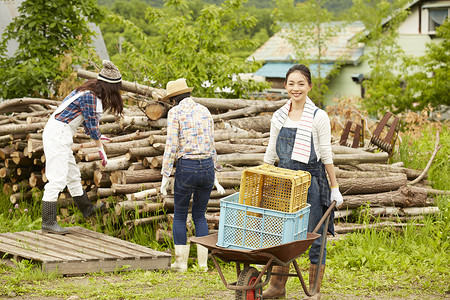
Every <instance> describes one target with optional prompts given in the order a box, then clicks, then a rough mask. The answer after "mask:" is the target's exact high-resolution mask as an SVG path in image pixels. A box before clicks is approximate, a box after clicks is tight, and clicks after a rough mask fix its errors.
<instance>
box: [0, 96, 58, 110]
mask: <svg viewBox="0 0 450 300" xmlns="http://www.w3.org/2000/svg"><path fill="white" fill-rule="evenodd" d="M31 104H41V105H54V106H58V105H60V104H61V101H57V100H49V99H42V98H14V99H7V100H4V101H2V102H1V103H0V114H4V113H6V112H13V111H16V110H14V109H15V108H16V107H29V106H30V105H31ZM17 111H21V110H20V109H19V110H17Z"/></svg>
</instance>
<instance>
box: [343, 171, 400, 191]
mask: <svg viewBox="0 0 450 300" xmlns="http://www.w3.org/2000/svg"><path fill="white" fill-rule="evenodd" d="M406 182H407V179H406V175H405V174H397V175H395V176H390V177H382V178H339V179H338V183H339V190H340V191H341V193H342V194H343V195H357V194H371V193H381V192H389V191H395V190H398V189H399V188H400V187H402V186H404V185H406Z"/></svg>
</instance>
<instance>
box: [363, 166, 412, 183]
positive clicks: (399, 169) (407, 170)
mask: <svg viewBox="0 0 450 300" xmlns="http://www.w3.org/2000/svg"><path fill="white" fill-rule="evenodd" d="M358 169H359V170H361V171H386V172H391V173H405V174H406V177H407V178H408V180H412V179H415V178H417V177H419V175H420V173H421V171H420V170H414V169H410V168H403V167H397V166H392V165H387V164H371V163H364V164H359V165H358Z"/></svg>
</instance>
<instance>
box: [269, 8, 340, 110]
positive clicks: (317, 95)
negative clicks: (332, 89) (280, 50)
mask: <svg viewBox="0 0 450 300" xmlns="http://www.w3.org/2000/svg"><path fill="white" fill-rule="evenodd" d="M326 3H327V1H324V0H308V1H305V2H302V3H298V4H297V5H295V1H294V0H278V1H277V7H278V9H277V13H278V17H279V19H280V21H282V22H283V21H284V22H287V25H285V26H286V27H287V31H286V33H285V35H284V36H285V38H287V39H288V40H289V42H290V44H291V45H292V46H293V47H294V49H295V56H296V57H298V58H299V63H301V64H304V65H306V66H308V65H310V64H311V63H315V64H317V65H318V67H317V70H318V72H317V75H316V76H313V83H314V88H313V89H312V90H311V92H310V97H311V98H312V99H313V100H314V102H315V103H316V104H318V105H319V106H323V104H322V102H323V99H324V96H325V95H326V93H327V92H328V86H327V84H328V81H329V78H330V77H329V76H328V77H327V76H326V75H324V74H323V72H322V71H321V70H323V68H322V66H323V64H324V63H325V57H324V52H325V51H326V50H327V47H328V46H327V41H328V40H329V39H330V38H332V37H333V36H336V35H337V34H338V32H339V31H340V30H341V27H340V26H341V25H338V24H336V23H332V22H331V21H332V20H333V18H334V17H333V13H331V12H330V11H328V10H327V9H326ZM312 49H314V50H312Z"/></svg>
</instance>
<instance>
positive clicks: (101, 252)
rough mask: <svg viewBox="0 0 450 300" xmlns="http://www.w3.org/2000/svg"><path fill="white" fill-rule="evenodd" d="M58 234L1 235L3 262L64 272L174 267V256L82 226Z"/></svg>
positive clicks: (24, 232) (76, 272)
mask: <svg viewBox="0 0 450 300" xmlns="http://www.w3.org/2000/svg"><path fill="white" fill-rule="evenodd" d="M69 230H70V233H69V234H66V235H57V234H49V233H42V231H41V230H34V231H21V232H14V233H2V234H0V255H1V257H0V258H1V262H2V263H7V262H8V261H9V262H10V261H11V259H15V260H17V261H20V260H22V259H27V260H30V261H32V262H33V263H35V264H36V265H38V266H40V267H41V268H42V270H43V271H44V272H55V271H56V272H58V273H60V274H63V275H75V274H84V273H90V272H99V271H103V272H112V271H115V270H136V269H141V270H161V269H164V270H165V269H170V262H171V255H170V254H167V253H164V252H159V251H155V250H153V249H150V248H147V247H144V246H141V245H137V244H133V243H130V242H127V241H123V240H121V239H118V238H114V237H110V236H108V235H105V234H102V233H98V232H95V231H91V230H88V229H85V228H82V227H78V226H75V227H70V228H69Z"/></svg>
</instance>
